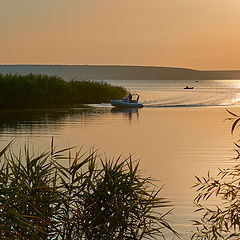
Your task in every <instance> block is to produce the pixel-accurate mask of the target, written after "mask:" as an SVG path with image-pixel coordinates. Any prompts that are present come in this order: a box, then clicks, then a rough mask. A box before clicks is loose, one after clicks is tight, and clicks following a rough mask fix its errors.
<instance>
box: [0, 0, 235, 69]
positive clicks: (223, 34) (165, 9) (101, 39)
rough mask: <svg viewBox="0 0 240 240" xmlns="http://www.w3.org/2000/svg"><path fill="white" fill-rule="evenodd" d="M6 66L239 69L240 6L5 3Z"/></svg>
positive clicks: (59, 0)
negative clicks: (141, 66) (57, 65)
mask: <svg viewBox="0 0 240 240" xmlns="http://www.w3.org/2000/svg"><path fill="white" fill-rule="evenodd" d="M0 64H89V65H90V64H91V65H93V64H94V65H95V64H101V65H105V64H107V65H152V66H175V67H189V68H194V69H203V70H204V69H240V0H0Z"/></svg>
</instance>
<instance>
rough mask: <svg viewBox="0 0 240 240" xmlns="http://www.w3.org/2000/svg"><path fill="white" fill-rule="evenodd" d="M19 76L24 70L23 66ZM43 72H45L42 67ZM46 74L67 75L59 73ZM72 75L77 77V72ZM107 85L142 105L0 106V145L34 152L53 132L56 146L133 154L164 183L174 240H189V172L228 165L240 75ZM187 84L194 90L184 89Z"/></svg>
mask: <svg viewBox="0 0 240 240" xmlns="http://www.w3.org/2000/svg"><path fill="white" fill-rule="evenodd" d="M9 71H10V72H14V70H13V68H11V69H10V70H9ZM0 72H1V67H0ZM20 73H28V69H27V67H25V69H24V72H20ZM45 73H48V74H51V73H50V72H48V69H45ZM54 74H55V75H60V76H62V77H64V78H65V79H66V80H68V79H69V78H70V77H69V76H68V75H67V74H66V73H64V74H62V72H57V73H54ZM70 75H71V76H72V75H73V74H72V73H71V74H70ZM73 77H74V78H78V73H76V72H75V75H74V76H73ZM108 82H109V83H111V84H114V85H122V86H124V87H126V88H127V89H128V90H130V91H132V92H137V93H140V101H142V103H143V104H144V106H145V107H144V108H142V109H125V110H121V111H120V110H116V109H114V108H112V107H111V106H110V105H109V104H96V105H91V108H89V109H79V108H73V109H65V110H56V111H37V110H36V111H34V110H33V111H1V112H0V146H1V147H3V146H4V145H6V144H7V143H8V142H9V141H10V140H12V139H13V138H14V139H15V144H14V149H15V150H16V151H17V150H18V149H19V148H20V147H23V146H24V144H25V143H29V144H30V145H31V146H34V148H35V149H36V150H37V151H41V150H47V149H48V147H49V146H50V141H51V137H54V142H55V145H56V146H57V147H58V148H62V147H67V146H77V147H81V146H84V149H85V150H87V149H89V148H91V147H93V146H94V147H95V148H97V149H99V151H100V153H102V154H103V155H105V154H106V155H107V156H109V157H113V156H118V155H120V154H123V156H129V154H133V158H134V159H139V160H140V167H141V169H142V170H143V174H144V175H146V176H152V177H154V178H156V179H158V180H160V183H159V186H160V185H164V188H163V190H162V191H161V193H160V195H162V196H164V197H166V198H168V199H169V200H171V202H172V204H173V205H174V210H173V213H172V215H171V216H170V217H169V219H171V221H172V226H173V227H174V228H175V229H176V230H177V231H179V232H180V233H181V234H182V236H183V237H182V239H189V236H190V235H191V232H192V231H193V230H194V227H193V226H192V223H191V220H192V219H196V218H197V216H196V214H195V213H194V206H193V199H194V197H195V196H196V193H195V190H194V189H193V188H192V185H193V184H194V182H195V180H194V176H195V175H197V176H205V175H206V174H207V172H208V170H210V171H211V173H212V174H214V173H216V172H217V168H218V167H222V168H226V167H229V166H231V165H232V164H234V161H233V160H231V159H232V158H233V157H234V151H233V148H234V146H233V143H232V142H233V137H232V135H231V132H230V128H231V122H230V121H224V120H225V119H226V118H227V117H229V114H228V113H227V111H226V108H227V109H229V110H231V111H233V112H235V113H239V107H240V89H239V88H240V80H233V81H231V80H229V81H226V80H216V81H212V80H211V81H207V80H204V81H173V80H171V81H160V80H159V81H157V80H154V81H153V80H146V81H143V80H141V81H133V80H131V81H130V80H129V81H127V80H124V81H123V80H119V81H116V80H114V81H113V80H112V81H111V80H108ZM187 85H188V86H190V87H191V86H193V87H194V89H192V90H184V87H185V86H187ZM168 239H171V238H170V237H169V238H168Z"/></svg>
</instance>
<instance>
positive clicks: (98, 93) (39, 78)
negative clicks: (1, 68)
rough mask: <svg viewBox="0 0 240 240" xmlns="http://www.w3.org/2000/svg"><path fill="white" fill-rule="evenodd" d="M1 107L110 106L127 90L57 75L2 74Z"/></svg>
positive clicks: (0, 83) (102, 83) (0, 84)
mask: <svg viewBox="0 0 240 240" xmlns="http://www.w3.org/2000/svg"><path fill="white" fill-rule="evenodd" d="M0 89H1V94H0V108H8V107H22V106H28V107H31V106H46V105H62V104H74V103H81V104H84V103H108V102H110V100H111V99H121V98H122V97H123V96H125V95H126V94H127V90H126V89H125V88H123V87H120V86H112V85H110V84H107V83H104V82H95V81H76V80H71V81H69V82H67V81H64V80H63V79H62V78H60V77H57V76H48V75H40V74H39V75H35V74H28V75H12V74H7V75H3V74H0Z"/></svg>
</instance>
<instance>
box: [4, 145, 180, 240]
mask: <svg viewBox="0 0 240 240" xmlns="http://www.w3.org/2000/svg"><path fill="white" fill-rule="evenodd" d="M10 145H11V143H10V144H9V145H8V146H6V148H4V149H3V150H2V151H1V152H0V160H1V162H0V239H89V240H90V239H91V240H94V239H97V240H98V239H99V240H100V239H101V240H114V239H116V240H117V239H119V240H121V239H122V240H123V239H131V240H134V239H143V237H147V239H151V238H155V239H162V238H164V232H165V231H166V230H168V231H171V232H172V233H173V234H175V235H177V233H176V232H175V231H174V230H173V229H172V228H171V226H170V225H169V223H168V221H167V220H166V219H165V217H166V215H167V213H166V212H165V213H163V210H162V208H165V207H167V206H168V201H166V199H164V198H161V197H158V193H159V191H154V190H153V189H154V188H153V187H154V185H153V179H151V178H145V177H143V176H141V175H140V174H139V169H138V163H133V161H132V160H131V157H129V158H127V159H125V160H121V159H120V158H118V159H115V160H114V159H112V160H107V159H102V158H101V156H99V155H98V153H97V152H96V151H93V150H92V151H90V153H82V152H81V151H80V152H76V153H75V154H74V156H73V155H71V149H63V150H59V151H57V150H56V149H54V148H53V146H52V147H51V150H50V151H49V152H45V153H40V154H37V155H34V154H32V153H30V152H29V148H28V147H25V149H24V150H23V151H22V152H20V153H19V154H15V153H14V152H13V151H11V150H9V147H10ZM52 145H53V144H52ZM67 153H68V154H67ZM66 155H67V156H66Z"/></svg>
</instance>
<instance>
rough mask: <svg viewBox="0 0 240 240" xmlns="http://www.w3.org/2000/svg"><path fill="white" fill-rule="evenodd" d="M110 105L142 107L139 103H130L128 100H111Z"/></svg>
mask: <svg viewBox="0 0 240 240" xmlns="http://www.w3.org/2000/svg"><path fill="white" fill-rule="evenodd" d="M111 105H112V106H114V107H118V108H142V107H143V105H142V104H141V103H130V102H124V101H120V100H111Z"/></svg>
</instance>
